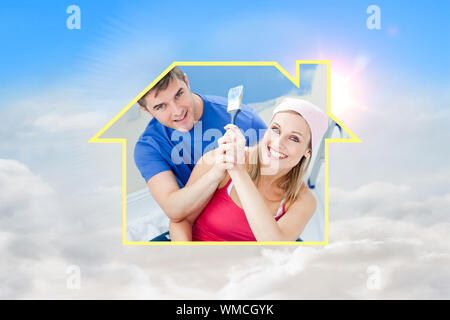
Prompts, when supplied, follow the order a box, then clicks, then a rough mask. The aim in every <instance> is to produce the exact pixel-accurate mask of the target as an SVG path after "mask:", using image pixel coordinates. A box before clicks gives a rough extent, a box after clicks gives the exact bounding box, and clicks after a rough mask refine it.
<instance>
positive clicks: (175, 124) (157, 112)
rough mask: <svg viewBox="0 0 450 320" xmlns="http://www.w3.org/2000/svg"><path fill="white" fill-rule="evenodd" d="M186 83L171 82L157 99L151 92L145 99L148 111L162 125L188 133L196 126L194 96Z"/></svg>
mask: <svg viewBox="0 0 450 320" xmlns="http://www.w3.org/2000/svg"><path fill="white" fill-rule="evenodd" d="M185 80H186V83H185V82H184V81H182V80H180V79H178V78H174V79H172V80H171V81H170V83H169V86H168V87H167V89H165V90H161V91H160V92H159V93H158V95H157V96H156V97H155V93H156V90H155V92H154V91H150V93H149V94H147V96H146V97H145V102H146V105H147V111H148V112H149V113H150V114H151V115H152V116H153V117H155V118H156V120H158V121H159V122H160V123H161V124H162V125H164V126H166V127H169V128H172V129H175V130H178V131H182V132H187V131H189V130H191V129H192V127H193V126H194V123H195V122H194V121H195V118H194V113H195V109H194V96H193V94H192V93H191V90H190V88H189V82H188V81H187V77H186V76H185Z"/></svg>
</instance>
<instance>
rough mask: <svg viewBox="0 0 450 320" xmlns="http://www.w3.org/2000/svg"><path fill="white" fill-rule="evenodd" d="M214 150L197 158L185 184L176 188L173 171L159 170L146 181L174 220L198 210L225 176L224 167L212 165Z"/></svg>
mask: <svg viewBox="0 0 450 320" xmlns="http://www.w3.org/2000/svg"><path fill="white" fill-rule="evenodd" d="M214 153H215V151H214V150H213V151H210V152H208V153H206V154H205V155H204V156H203V157H202V158H201V159H200V160H199V161H198V163H197V164H196V166H195V168H194V170H193V171H192V174H191V176H190V177H189V180H188V182H187V183H186V186H185V187H184V188H181V189H180V188H179V186H178V183H177V181H176V180H175V176H174V175H173V173H172V171H163V172H160V173H158V174H156V175H155V176H153V177H152V178H150V180H149V181H148V182H147V186H148V188H149V190H150V193H151V194H152V196H153V198H154V199H155V200H156V202H157V203H158V204H159V206H160V207H161V208H162V209H163V211H164V212H165V213H166V215H167V216H168V217H169V218H170V219H171V220H173V221H174V222H177V221H181V220H183V219H184V218H186V217H187V216H188V215H190V214H192V213H198V212H199V211H201V210H202V209H203V208H204V206H205V205H206V204H207V203H208V201H209V199H210V198H211V196H212V195H213V193H214V191H216V189H217V186H218V185H219V183H220V181H221V180H222V179H223V177H224V176H225V174H226V172H225V170H223V169H222V168H220V166H215V165H214V164H215V158H214V157H215V155H214Z"/></svg>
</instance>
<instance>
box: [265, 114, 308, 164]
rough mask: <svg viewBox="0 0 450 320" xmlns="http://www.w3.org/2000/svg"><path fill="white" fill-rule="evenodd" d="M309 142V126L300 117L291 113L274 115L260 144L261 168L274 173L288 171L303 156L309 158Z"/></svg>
mask: <svg viewBox="0 0 450 320" xmlns="http://www.w3.org/2000/svg"><path fill="white" fill-rule="evenodd" d="M310 140H311V131H310V129H309V125H308V123H307V122H306V121H305V119H303V117H302V116H301V115H299V114H298V113H296V112H293V111H284V112H278V113H276V114H275V116H274V117H273V119H272V122H271V123H270V125H269V127H268V129H267V132H266V134H265V135H264V138H263V140H262V143H261V144H260V148H261V149H260V152H261V160H262V163H263V167H266V168H270V169H273V170H275V172H277V171H280V170H283V171H285V170H290V169H291V168H293V167H294V166H295V165H297V163H298V162H299V161H300V160H301V159H302V157H303V156H306V157H309V156H311V151H310V149H309V148H308V146H309V143H310Z"/></svg>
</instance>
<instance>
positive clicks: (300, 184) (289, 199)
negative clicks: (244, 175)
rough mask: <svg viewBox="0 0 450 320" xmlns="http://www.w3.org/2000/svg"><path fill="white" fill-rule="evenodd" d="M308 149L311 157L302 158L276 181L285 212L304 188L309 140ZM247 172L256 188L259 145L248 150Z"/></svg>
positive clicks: (259, 162) (259, 161)
mask: <svg viewBox="0 0 450 320" xmlns="http://www.w3.org/2000/svg"><path fill="white" fill-rule="evenodd" d="M308 148H309V150H310V151H311V155H310V156H309V157H305V156H303V157H302V159H301V160H300V161H299V162H298V163H297V164H296V165H295V166H294V167H293V168H292V169H291V170H289V172H288V173H286V174H285V175H284V176H283V177H281V178H280V179H279V181H278V187H279V188H281V189H282V190H283V191H284V194H285V199H286V202H285V203H286V211H287V210H288V209H289V207H290V206H291V205H292V204H293V203H294V202H295V201H296V200H297V198H298V196H299V195H300V192H301V191H302V189H303V188H306V183H305V181H304V178H305V175H306V172H307V171H308V167H309V164H310V162H311V157H312V148H311V139H310V140H309V143H308ZM247 171H248V174H249V176H250V178H251V179H252V180H253V183H254V184H255V185H256V186H258V185H259V183H260V180H261V155H260V143H258V144H257V145H255V146H253V147H250V148H249V149H248V167H247Z"/></svg>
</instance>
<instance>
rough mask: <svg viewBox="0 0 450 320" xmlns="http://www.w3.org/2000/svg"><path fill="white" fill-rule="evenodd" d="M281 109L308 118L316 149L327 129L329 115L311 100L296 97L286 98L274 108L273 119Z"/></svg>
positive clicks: (313, 145) (313, 144)
mask: <svg viewBox="0 0 450 320" xmlns="http://www.w3.org/2000/svg"><path fill="white" fill-rule="evenodd" d="M281 111H294V112H297V113H298V114H299V115H301V116H302V117H303V119H305V120H306V122H307V123H308V125H309V127H310V128H311V147H312V149H313V150H314V148H316V146H317V145H318V144H319V143H320V141H321V139H322V137H323V135H324V134H325V131H327V128H328V117H327V116H326V115H325V114H324V113H323V112H322V111H321V110H320V109H319V108H318V107H317V106H315V105H314V104H312V103H311V102H308V101H306V100H302V99H295V98H284V99H283V101H281V103H280V104H279V105H278V106H277V107H276V108H275V109H274V110H273V114H272V119H273V117H274V116H275V114H276V113H278V112H281ZM271 121H272V120H271Z"/></svg>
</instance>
